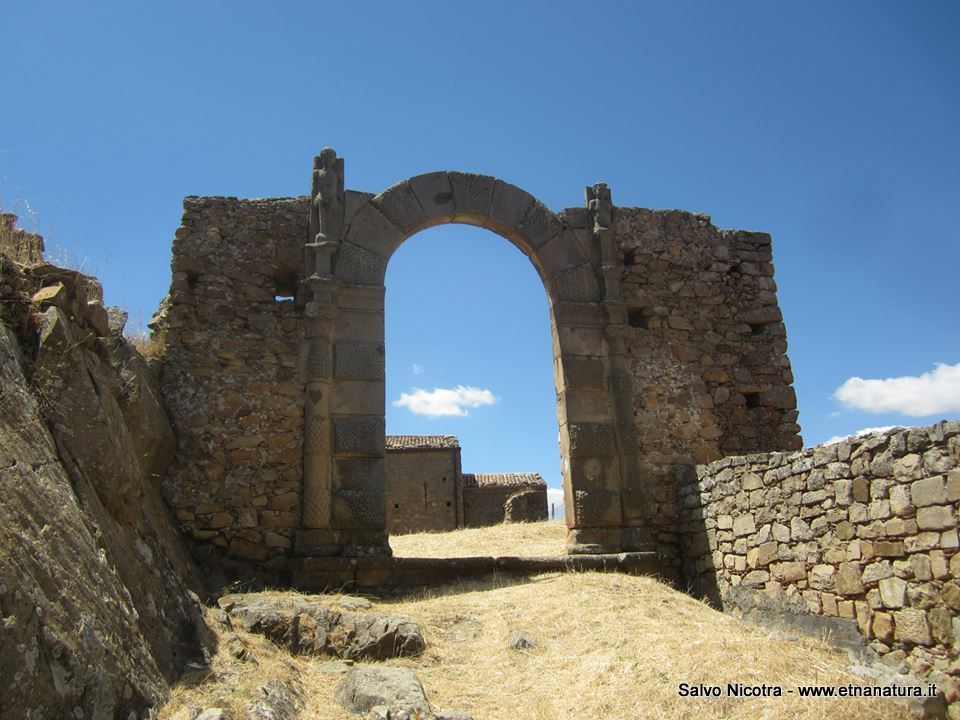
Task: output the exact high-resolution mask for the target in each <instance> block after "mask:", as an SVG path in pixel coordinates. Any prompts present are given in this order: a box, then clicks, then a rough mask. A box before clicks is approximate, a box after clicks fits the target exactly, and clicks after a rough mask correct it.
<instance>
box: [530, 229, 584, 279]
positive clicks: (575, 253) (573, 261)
mask: <svg viewBox="0 0 960 720" xmlns="http://www.w3.org/2000/svg"><path fill="white" fill-rule="evenodd" d="M535 255H536V258H537V264H538V266H539V267H540V268H541V269H542V271H543V272H544V274H545V275H547V276H550V275H553V274H555V273H558V272H561V271H563V270H566V269H568V268H572V267H576V266H578V265H583V264H584V263H589V262H590V254H589V253H588V252H587V250H586V249H585V248H584V247H583V246H582V245H581V243H580V240H579V239H578V238H577V236H576V234H575V233H574V232H573V231H572V230H564V231H563V232H560V233H558V234H556V235H554V236H553V237H552V238H551V239H550V240H549V241H548V242H547V243H546V244H544V245H543V246H542V247H540V248H539V249H538V250H537V251H536V254H535Z"/></svg>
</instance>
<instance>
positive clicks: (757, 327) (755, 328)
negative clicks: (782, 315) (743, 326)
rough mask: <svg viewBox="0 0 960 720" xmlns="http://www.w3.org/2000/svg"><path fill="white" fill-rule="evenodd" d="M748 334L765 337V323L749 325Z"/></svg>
mask: <svg viewBox="0 0 960 720" xmlns="http://www.w3.org/2000/svg"><path fill="white" fill-rule="evenodd" d="M750 332H752V333H753V334H754V335H766V334H767V323H750Z"/></svg>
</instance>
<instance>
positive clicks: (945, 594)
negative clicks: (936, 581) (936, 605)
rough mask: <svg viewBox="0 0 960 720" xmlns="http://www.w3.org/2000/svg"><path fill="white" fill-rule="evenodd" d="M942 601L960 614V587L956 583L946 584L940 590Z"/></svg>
mask: <svg viewBox="0 0 960 720" xmlns="http://www.w3.org/2000/svg"><path fill="white" fill-rule="evenodd" d="M940 599H941V600H943V602H944V603H945V604H946V605H947V606H948V607H951V608H953V609H954V610H956V611H957V612H960V586H958V585H957V584H956V583H953V582H948V583H944V585H943V587H942V588H941V589H940Z"/></svg>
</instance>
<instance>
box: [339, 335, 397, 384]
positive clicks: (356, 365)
mask: <svg viewBox="0 0 960 720" xmlns="http://www.w3.org/2000/svg"><path fill="white" fill-rule="evenodd" d="M384 355H385V353H384V347H383V343H377V342H337V343H334V346H333V358H334V360H333V368H334V370H333V371H334V377H335V378H337V379H338V380H383V379H384V378H385V376H386V361H385V359H384Z"/></svg>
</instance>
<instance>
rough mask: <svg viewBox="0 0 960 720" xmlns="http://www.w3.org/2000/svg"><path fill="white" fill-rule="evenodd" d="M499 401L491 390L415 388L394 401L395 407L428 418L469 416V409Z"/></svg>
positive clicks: (459, 387) (460, 386)
mask: <svg viewBox="0 0 960 720" xmlns="http://www.w3.org/2000/svg"><path fill="white" fill-rule="evenodd" d="M496 401H497V398H496V397H494V394H493V393H492V392H490V391H489V390H484V389H482V388H475V387H464V386H463V385H457V387H455V388H453V389H450V388H434V389H433V390H423V389H421V388H414V389H413V392H412V393H401V394H400V399H399V400H394V401H393V405H394V407H405V408H407V409H408V410H409V411H410V412H412V413H413V414H414V415H426V416H427V417H446V416H451V415H453V416H458V417H463V416H465V415H469V414H470V413H469V412H467V408H476V407H480V406H481V405H493V404H494V403H495V402H496Z"/></svg>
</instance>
